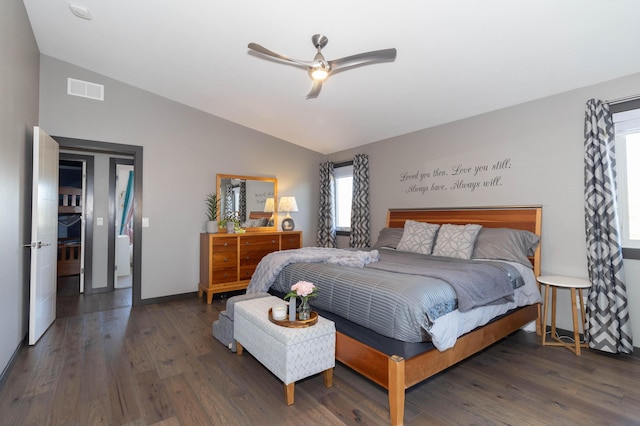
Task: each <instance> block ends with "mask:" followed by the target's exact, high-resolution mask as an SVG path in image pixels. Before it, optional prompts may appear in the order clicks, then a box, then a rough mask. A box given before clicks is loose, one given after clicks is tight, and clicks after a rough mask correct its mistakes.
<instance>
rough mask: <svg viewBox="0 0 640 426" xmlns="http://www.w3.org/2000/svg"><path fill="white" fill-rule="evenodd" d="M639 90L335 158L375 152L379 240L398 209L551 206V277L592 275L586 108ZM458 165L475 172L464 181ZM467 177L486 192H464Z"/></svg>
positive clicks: (537, 108) (487, 117) (587, 93)
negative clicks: (586, 189) (587, 231)
mask: <svg viewBox="0 0 640 426" xmlns="http://www.w3.org/2000/svg"><path fill="white" fill-rule="evenodd" d="M638 87H640V74H635V75H632V76H629V77H626V78H621V79H617V80H613V81H610V82H607V83H602V84H598V85H595V86H590V87H586V88H583V89H580V90H575V91H571V92H567V93H564V94H561V95H557V96H552V97H548V98H544V99H540V100H537V101H534V102H529V103H525V104H522V105H517V106H513V107H510V108H506V109H502V110H499V111H495V112H491V113H488V114H483V115H480V116H476V117H472V118H468V119H465V120H461V121H457V122H454V123H450V124H447V125H443V126H439V127H436V128H432V129H427V130H423V131H419V132H415V133H411V134H407V135H403V136H399V137H396V138H392V139H388V140H384V141H381V142H377V143H372V144H369V145H366V146H363V147H360V148H358V149H353V150H349V151H344V152H338V153H335V154H332V155H330V156H329V157H330V159H332V160H334V161H344V160H347V159H350V158H353V155H354V154H356V153H367V154H369V160H370V172H371V210H372V218H371V220H372V237H373V238H372V240H373V241H374V242H375V240H376V238H377V235H378V232H379V231H380V229H381V228H382V227H383V226H384V224H385V220H386V216H385V215H386V211H387V209H389V208H408V207H449V206H492V205H522V204H541V205H542V206H543V220H542V264H541V267H542V273H543V274H564V275H574V276H578V277H583V278H586V277H587V276H588V272H587V261H586V243H585V231H584V201H583V200H584V196H583V188H584V186H583V185H584V184H583V167H584V166H583V165H584V163H583V143H584V137H583V132H584V130H583V127H584V105H585V102H586V101H587V100H588V99H590V98H599V99H602V100H606V99H616V98H620V97H624V96H629V95H632V94H635V93H638ZM484 166H488V167H487V170H484ZM494 166H495V169H494ZM476 167H478V168H479V169H478V172H477V174H476ZM454 168H459V171H460V172H462V171H465V172H464V173H460V174H459V175H457V176H454V173H455V171H454ZM467 168H470V170H465V169H467ZM436 169H437V170H438V172H440V173H434V172H435V171H436ZM467 171H468V173H467ZM443 172H444V173H446V175H441V176H435V175H436V174H441V173H443ZM416 174H417V178H415V179H414V177H416ZM427 174H428V176H427ZM459 180H462V181H463V185H464V184H473V183H475V182H477V183H479V185H480V186H479V187H477V188H475V189H473V190H472V189H471V187H468V186H462V187H457V188H456V185H457V182H458V181H459ZM485 185H486V186H485ZM421 188H422V189H421ZM424 188H426V190H424ZM341 245H344V241H341ZM625 269H626V277H627V290H628V295H629V299H630V315H631V320H632V328H633V329H635V330H640V261H637V260H625ZM560 293H561V294H559V296H558V297H559V301H558V311H559V317H558V323H559V325H560V326H561V327H562V328H567V329H571V328H572V323H571V320H570V318H571V314H570V312H571V310H570V305H569V298H568V296H567V295H566V294H564V293H565V292H560ZM566 293H568V292H566ZM635 346H639V345H638V343H637V342H636V343H635Z"/></svg>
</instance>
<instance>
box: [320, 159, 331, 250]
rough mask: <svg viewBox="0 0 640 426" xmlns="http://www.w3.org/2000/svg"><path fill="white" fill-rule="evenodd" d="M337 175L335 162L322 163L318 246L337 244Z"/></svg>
mask: <svg viewBox="0 0 640 426" xmlns="http://www.w3.org/2000/svg"><path fill="white" fill-rule="evenodd" d="M334 197H335V177H334V174H333V163H332V162H331V161H327V162H325V163H322V164H320V207H319V209H318V236H317V237H318V247H335V246H336V225H335V219H334V218H335V215H336V210H335V209H336V208H335V201H334Z"/></svg>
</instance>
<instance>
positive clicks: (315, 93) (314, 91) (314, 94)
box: [307, 80, 322, 99]
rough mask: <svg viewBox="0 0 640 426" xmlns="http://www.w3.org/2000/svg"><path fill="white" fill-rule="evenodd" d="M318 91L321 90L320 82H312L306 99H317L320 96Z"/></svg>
mask: <svg viewBox="0 0 640 426" xmlns="http://www.w3.org/2000/svg"><path fill="white" fill-rule="evenodd" d="M320 89H322V81H321V80H313V87H311V91H310V92H309V93H308V94H307V99H315V98H317V97H318V95H319V94H320Z"/></svg>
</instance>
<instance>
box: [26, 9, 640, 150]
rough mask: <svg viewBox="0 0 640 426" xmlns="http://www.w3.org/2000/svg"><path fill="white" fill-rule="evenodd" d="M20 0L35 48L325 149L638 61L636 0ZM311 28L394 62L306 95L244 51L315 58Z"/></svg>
mask: <svg viewBox="0 0 640 426" xmlns="http://www.w3.org/2000/svg"><path fill="white" fill-rule="evenodd" d="M24 3H25V6H26V9H27V12H28V14H29V19H30V21H31V25H32V27H33V31H34V33H35V37H36V40H37V43H38V46H39V48H40V51H41V53H42V54H44V55H48V56H52V57H54V58H57V59H60V60H63V61H66V62H70V63H72V64H75V65H77V66H80V67H83V68H87V69H89V70H92V71H95V72H98V73H100V74H103V75H105V76H108V77H110V78H113V79H116V80H119V81H122V82H125V83H128V84H131V85H133V86H136V87H139V88H141V89H145V90H148V91H150V92H152V93H155V94H158V95H161V96H164V97H166V98H169V99H172V100H174V101H177V102H180V103H183V104H185V105H189V106H192V107H194V108H197V109H199V110H202V111H205V112H208V113H210V114H213V115H216V116H218V117H222V118H225V119H227V120H230V121H233V122H235V123H238V124H241V125H243V126H247V127H250V128H252V129H255V130H258V131H260V132H264V133H267V134H269V135H272V136H275V137H278V138H281V139H284V140H286V141H289V142H291V143H294V144H297V145H301V146H304V147H307V148H309V149H312V150H315V151H318V152H320V153H324V154H327V153H332V152H336V151H340V150H342V149H347V148H351V147H355V146H359V145H363V144H366V143H370V142H374V141H378V140H382V139H386V138H389V137H393V136H397V135H401V134H405V133H409V132H413V131H416V130H420V129H425V128H428V127H432V126H435V125H438V124H443V123H447V122H451V121H454V120H458V119H461V118H465V117H469V116H473V115H477V114H481V113H483V112H487V111H491V110H495V109H499V108H503V107H506V106H510V105H515V104H518V103H522V102H525V101H529V100H533V99H537V98H541V97H545V96H549V95H552V94H556V93H560V92H564V91H567V90H571V89H575V88H578V87H583V86H587V85H590V84H594V83H598V82H601V81H606V80H610V79H613V78H616V77H621V76H624V75H629V74H633V73H636V72H640V52H639V50H640V44H639V42H638V41H639V40H640V25H639V24H638V17H639V16H640V1H638V0H607V1H604V0H562V1H558V0H483V1H478V0H439V1H430V0H399V1H389V0H387V1H381V0H350V1H345V0H324V1H321V2H317V3H316V4H315V5H313V6H311V3H310V2H306V1H300V0H279V1H265V0H244V1H226V2H223V1H214V0H171V1H170V0H163V1H158V0H77V1H76V0H24ZM69 3H76V4H79V5H82V6H86V7H87V8H88V9H89V10H90V12H91V14H92V16H93V19H92V20H83V19H80V18H77V17H75V16H74V15H72V14H71V12H70V10H69V8H68V4H69ZM316 33H320V34H324V35H326V36H327V37H328V38H329V44H328V45H327V47H326V48H324V50H323V54H324V56H325V57H326V58H327V59H328V60H331V59H337V58H341V57H344V56H349V55H352V54H356V53H361V52H365V51H370V50H378V49H385V48H390V47H395V48H396V49H397V51H398V54H397V59H396V60H395V62H391V63H380V64H372V65H367V66H363V67H357V68H354V69H350V70H346V71H344V72H341V73H338V74H335V75H332V76H331V77H330V78H329V79H328V80H327V81H326V82H325V84H324V86H323V88H322V92H321V93H320V95H319V97H318V98H317V99H312V100H306V99H305V95H306V94H307V92H308V91H309V90H310V88H311V80H310V78H309V76H308V75H307V73H306V72H305V71H304V70H303V69H300V68H297V67H294V66H290V65H287V64H284V63H280V62H276V61H272V60H266V59H262V58H261V57H258V56H256V55H254V54H249V50H248V49H247V44H248V43H250V42H255V43H258V44H261V45H262V46H264V47H266V48H268V49H270V50H273V51H275V52H278V53H281V54H284V55H287V56H290V57H293V58H296V59H301V60H312V59H313V56H314V54H315V49H314V47H313V46H312V44H311V36H312V35H313V34H316ZM105 90H106V91H105V96H108V87H107V88H106V89H105ZM638 92H640V90H638Z"/></svg>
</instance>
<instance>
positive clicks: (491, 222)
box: [336, 206, 542, 425]
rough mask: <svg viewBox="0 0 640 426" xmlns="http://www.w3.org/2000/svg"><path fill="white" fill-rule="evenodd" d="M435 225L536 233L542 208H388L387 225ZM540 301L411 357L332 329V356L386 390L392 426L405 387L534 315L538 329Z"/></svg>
mask: <svg viewBox="0 0 640 426" xmlns="http://www.w3.org/2000/svg"><path fill="white" fill-rule="evenodd" d="M408 219H411V220H415V221H419V222H429V223H438V224H445V223H450V224H459V225H462V224H469V223H477V224H480V225H482V226H484V227H487V228H514V229H524V230H527V231H531V232H534V233H535V234H537V235H540V233H541V223H542V207H541V206H517V207H478V208H453V209H420V210H417V209H392V210H389V212H388V214H387V227H391V228H399V227H403V226H404V222H405V220H408ZM530 260H531V263H532V265H533V270H534V274H535V276H536V277H537V276H539V275H540V245H538V247H537V249H536V251H535V255H534V256H532V257H530ZM539 318H540V305H539V304H536V305H528V306H524V307H522V308H519V309H517V310H514V311H512V312H511V313H509V314H507V315H504V316H502V317H501V318H500V319H498V320H495V321H493V322H491V323H489V324H487V325H485V326H482V327H478V328H476V329H475V330H473V331H471V332H469V333H467V334H465V335H464V336H461V337H460V338H458V340H457V342H456V344H455V346H454V347H452V348H450V349H447V350H446V351H443V352H440V351H438V350H436V349H434V350H431V351H429V352H425V353H422V354H419V355H416V356H414V357H412V358H408V359H404V358H403V357H400V356H397V355H393V356H388V355H386V354H384V353H382V352H380V351H378V350H376V349H373V348H371V347H369V346H367V345H365V344H363V343H361V342H359V341H357V340H355V339H353V338H351V337H348V336H346V335H344V334H342V333H340V332H338V333H336V360H338V361H340V362H341V363H343V364H345V365H346V366H348V367H350V368H352V369H353V370H355V371H357V372H359V373H360V374H362V375H363V376H365V377H367V378H369V379H370V380H372V381H374V382H375V383H377V384H378V385H380V386H382V387H383V388H385V389H387V391H388V393H389V411H390V417H391V424H392V425H401V424H403V421H404V403H405V390H406V389H408V388H410V387H411V386H414V385H416V384H418V383H420V382H422V381H423V380H426V379H427V378H429V377H431V376H433V375H434V374H437V373H439V372H441V371H443V370H445V369H447V368H449V367H451V366H452V365H454V364H456V363H458V362H459V361H461V360H463V359H465V358H467V357H469V356H471V355H473V354H475V353H477V352H479V351H481V350H482V349H484V348H486V347H487V346H489V345H491V344H493V343H495V342H497V341H499V340H500V339H502V338H504V337H506V336H508V335H509V334H511V333H513V332H514V331H517V330H518V329H519V328H521V327H523V326H524V325H526V324H528V323H529V322H531V321H533V320H536V324H537V330H538V333H540V325H539V323H540V321H539Z"/></svg>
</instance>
